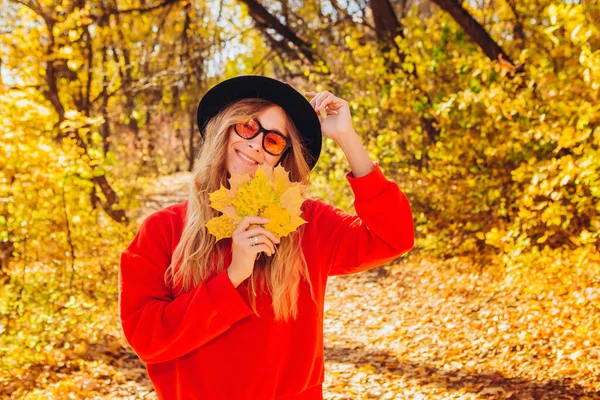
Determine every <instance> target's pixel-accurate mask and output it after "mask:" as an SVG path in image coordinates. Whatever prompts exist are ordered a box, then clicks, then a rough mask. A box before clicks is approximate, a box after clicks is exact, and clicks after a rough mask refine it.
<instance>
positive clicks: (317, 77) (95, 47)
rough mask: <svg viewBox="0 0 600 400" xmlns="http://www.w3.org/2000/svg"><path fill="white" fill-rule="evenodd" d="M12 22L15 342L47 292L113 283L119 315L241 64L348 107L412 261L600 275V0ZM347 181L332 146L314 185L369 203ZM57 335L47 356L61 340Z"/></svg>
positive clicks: (6, 0)
mask: <svg viewBox="0 0 600 400" xmlns="http://www.w3.org/2000/svg"><path fill="white" fill-rule="evenodd" d="M0 10H2V11H1V12H0V46H1V47H0V50H1V52H0V72H1V75H0V77H1V78H0V79H1V81H0V83H1V85H0V110H1V111H2V118H1V119H0V137H1V138H2V145H1V146H0V164H1V165H2V169H1V172H0V199H1V200H2V201H1V202H0V238H1V239H0V258H1V259H2V264H1V266H2V270H1V274H2V276H3V279H4V282H5V283H6V284H7V285H6V286H5V289H4V292H3V294H2V296H3V300H2V303H1V304H2V307H0V313H1V315H2V316H3V317H4V318H5V321H4V322H2V328H0V330H1V331H2V332H7V333H8V334H9V335H12V334H14V333H15V332H16V330H15V329H17V328H18V327H19V326H21V325H23V324H32V323H33V324H34V325H35V323H37V322H35V318H42V317H43V315H45V314H44V313H43V312H40V313H34V314H36V315H35V316H32V315H27V314H26V313H25V312H24V311H23V310H24V306H23V305H22V303H21V302H22V301H23V299H24V297H27V296H29V297H27V298H28V299H29V300H28V301H29V302H30V304H39V307H40V310H41V309H43V307H44V306H43V305H42V304H44V302H47V301H49V302H51V303H52V304H55V307H56V310H59V311H60V310H62V311H65V309H68V306H67V304H69V301H71V300H70V299H72V298H78V296H84V297H85V298H88V299H89V298H90V297H89V296H92V298H93V297H94V296H97V295H98V293H103V295H106V299H108V300H106V301H107V302H112V303H111V304H113V306H114V301H115V300H116V298H115V297H114V294H115V293H116V287H115V285H116V271H117V264H118V254H119V252H120V251H122V249H123V248H124V246H125V245H126V244H127V243H128V240H130V239H131V237H132V234H133V233H135V224H133V225H131V224H129V223H130V222H132V221H134V220H135V219H136V217H138V216H139V206H140V202H141V200H142V199H143V194H144V193H145V188H148V187H151V186H152V185H153V184H154V183H155V182H156V180H157V179H158V177H160V176H164V175H168V174H172V173H176V172H180V171H187V170H190V169H191V167H192V165H193V158H194V154H195V153H196V152H197V151H198V146H199V142H198V134H197V128H196V126H195V119H196V115H195V113H196V106H197V104H198V101H199V99H200V98H201V96H202V94H203V93H205V92H206V91H207V90H208V89H209V88H210V87H212V86H213V85H214V84H216V83H217V82H219V81H221V80H223V79H225V78H228V77H232V76H236V75H239V74H264V75H268V76H272V77H276V78H278V79H281V80H285V81H287V82H289V83H290V84H292V85H293V86H295V87H296V88H297V89H299V90H300V91H303V90H314V91H320V90H330V91H332V92H333V93H335V94H336V95H337V96H339V97H342V98H345V99H347V100H348V101H349V102H350V105H351V109H352V114H353V119H354V126H355V129H356V131H357V132H358V133H359V134H360V135H361V136H362V138H363V142H364V143H365V145H366V146H367V147H368V150H369V152H370V154H371V155H372V157H373V159H375V160H377V161H378V162H379V163H380V165H381V167H382V168H383V170H384V172H385V173H386V175H387V176H388V177H389V178H391V179H394V180H395V181H396V182H398V184H399V185H400V187H401V188H402V190H404V191H405V193H406V194H407V195H408V197H409V199H410V201H411V205H412V208H413V212H414V215H415V222H416V230H417V232H416V234H417V246H416V248H415V250H413V252H412V253H411V255H410V256H418V255H419V254H427V255H428V256H435V257H442V258H445V259H451V258H456V257H464V258H467V259H469V260H471V261H472V262H473V263H474V265H476V266H479V267H480V268H492V269H495V270H496V271H498V272H501V273H506V274H510V275H511V276H512V277H513V278H515V279H532V277H536V278H537V279H543V280H544V281H545V282H549V283H553V284H560V285H562V286H561V287H563V290H567V291H568V290H574V289H573V288H574V287H576V286H577V285H580V286H583V287H585V286H586V285H598V284H599V283H600V278H599V277H600V272H599V268H598V263H599V261H600V255H599V253H598V243H599V232H600V217H599V212H600V206H599V204H600V202H599V201H598V200H599V198H600V175H599V169H600V157H599V155H598V147H599V144H600V105H599V104H600V103H599V101H598V100H599V99H598V97H599V91H600V5H599V4H598V2H597V1H556V0H528V1H525V2H517V1H515V0H473V1H464V2H459V1H456V0H448V1H446V0H438V1H433V0H432V1H420V0H398V1H390V0H371V1H368V2H367V1H350V0H349V1H344V2H342V1H336V0H327V1H314V0H307V1H290V0H280V1H272V2H264V1H263V2H259V1H253V0H241V1H226V0H220V1H213V2H208V1H207V2H203V1H175V0H164V1H162V2H161V1H155V2H150V1H148V0H141V1H130V0H122V1H115V0H103V1H95V0H94V1H85V2H84V1H70V0H63V1H62V2H56V1H49V0H0ZM347 170H348V166H347V163H346V160H345V159H344V156H343V153H342V152H341V150H340V149H339V148H337V147H336V146H335V145H334V144H333V143H332V142H331V141H329V140H326V141H325V143H324V150H323V153H322V156H321V159H320V161H319V163H318V165H317V167H316V168H315V170H314V171H313V186H312V188H311V191H312V192H311V193H310V194H311V195H315V196H319V197H321V198H323V199H324V200H325V201H327V202H330V203H332V204H335V205H336V206H338V207H340V208H343V209H345V210H347V211H352V200H353V197H352V193H351V190H350V188H349V186H348V185H347V183H346V182H345V180H344V178H343V176H344V174H345V172H346V171H347ZM181 200H183V198H182V199H181ZM40 274H41V275H40ZM38 275H40V276H43V277H44V278H43V279H42V280H41V281H40V280H39V279H37V278H35V276H38ZM99 276H101V277H102V278H101V279H99V278H98V277H99ZM49 277H52V278H49ZM40 285H42V286H43V289H41V290H39V288H40ZM532 290H533V289H532ZM535 290H541V289H535ZM94 293H95V294H94ZM107 293H109V294H107ZM111 295H112V297H111ZM73 296H75V297H73ZM86 296H87V297H86ZM84 297H82V298H84ZM36 299H37V300H36ZM36 301H37V303H36ZM82 301H83V300H82ZM34 309H35V308H34ZM30 310H31V309H30ZM72 318H73V319H74V320H75V321H78V318H79V317H77V316H75V315H72ZM31 319H33V320H34V321H33V322H32V320H31ZM38 322H39V323H41V322H40V321H38ZM113 322H114V321H113ZM107 323H108V322H107ZM67 328H69V327H67V326H65V327H63V328H61V329H63V330H58V331H54V332H53V333H52V335H54V336H56V335H57V333H60V334H63V333H65V332H66V331H67V330H68V329H67ZM57 329H58V328H57ZM94 329H97V328H94ZM40 332H41V331H40ZM40 334H41V333H40ZM15 337H16V336H14V337H13V339H11V340H16V341H17V342H18V341H19V340H21V342H23V341H24V340H25V339H15ZM42 339H43V338H39V337H38V338H37V339H36V340H35V341H34V346H33V348H35V343H38V344H39V343H49V342H52V340H51V338H50V337H47V338H45V339H44V340H46V341H45V342H44V340H42ZM53 340H54V339H53ZM61 340H65V339H64V338H63V339H61ZM53 343H54V342H53ZM54 347H56V346H54ZM3 348H4V349H9V348H10V346H8V345H7V346H4V347H3Z"/></svg>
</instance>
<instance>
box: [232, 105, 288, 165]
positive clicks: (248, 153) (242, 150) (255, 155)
mask: <svg viewBox="0 0 600 400" xmlns="http://www.w3.org/2000/svg"><path fill="white" fill-rule="evenodd" d="M285 118H286V117H285V114H284V111H283V109H282V108H281V107H279V106H271V107H269V108H267V109H264V110H263V111H261V112H260V113H259V114H258V115H257V116H256V119H258V121H259V122H260V124H261V125H262V126H263V127H264V128H265V129H269V130H277V131H279V132H280V133H281V134H283V135H284V136H287V137H289V132H288V131H287V130H286V128H285V126H286V119H285ZM264 135H265V133H264V132H260V133H259V134H258V135H257V136H256V137H254V138H252V139H250V140H247V139H244V138H242V137H240V136H239V135H238V134H237V133H235V131H234V130H233V127H231V128H230V130H229V142H228V143H227V162H226V166H227V170H228V171H229V173H230V174H232V173H236V174H242V173H247V174H249V175H250V176H254V173H255V172H256V170H257V169H258V165H259V164H264V163H265V162H266V163H267V164H269V165H271V166H272V167H275V165H277V162H278V161H279V159H280V158H281V156H273V155H271V154H269V153H267V152H266V151H265V149H263V147H262V140H263V136H264ZM288 151H289V149H288ZM248 158H249V159H251V160H253V161H248V160H247V159H248Z"/></svg>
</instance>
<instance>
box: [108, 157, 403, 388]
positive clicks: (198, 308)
mask: <svg viewBox="0 0 600 400" xmlns="http://www.w3.org/2000/svg"><path fill="white" fill-rule="evenodd" d="M374 166H375V169H374V170H373V171H372V172H370V173H369V174H367V175H365V176H362V177H359V178H354V176H353V174H352V172H348V173H347V174H346V179H347V180H348V181H349V183H350V186H351V188H352V190H353V192H354V196H355V201H354V207H355V209H356V213H357V215H355V214H348V213H346V212H344V211H342V210H340V209H338V208H336V207H333V206H331V205H329V204H326V203H323V202H322V201H320V200H318V199H307V200H305V201H304V203H303V204H302V210H303V215H302V217H303V218H304V219H305V220H306V221H308V223H307V224H305V229H306V231H305V234H304V238H303V241H302V248H303V250H304V253H305V257H306V261H307V263H308V267H309V273H310V276H311V279H312V285H313V289H314V291H315V296H316V299H317V304H315V302H314V301H313V300H312V298H311V296H310V292H309V290H310V289H309V286H308V284H307V283H306V282H304V281H302V283H301V285H300V297H299V303H298V319H297V320H295V321H294V320H291V321H289V322H280V321H275V319H274V314H273V311H272V309H271V308H270V305H271V297H270V296H269V295H266V294H261V293H258V292H257V293H258V297H257V307H258V311H259V313H260V317H257V316H256V315H254V314H253V313H252V311H251V309H250V307H249V306H248V304H249V303H248V291H247V286H246V284H245V283H246V282H248V281H247V280H246V281H245V282H244V283H242V284H241V285H239V286H238V287H237V288H235V287H234V285H233V284H232V283H231V281H230V280H229V277H228V275H227V271H226V270H224V271H223V272H221V273H218V274H215V275H214V276H213V277H211V278H210V279H206V280H205V281H203V282H201V283H200V284H199V285H198V286H196V287H195V288H193V289H192V290H190V291H189V292H187V293H181V294H179V295H177V296H174V295H173V293H174V292H173V288H170V287H168V286H167V285H165V283H164V279H163V275H164V272H165V270H166V268H167V267H168V265H169V262H170V259H171V254H172V253H173V250H174V249H175V247H176V245H177V243H178V241H179V239H180V237H181V233H182V230H183V226H184V220H185V215H186V214H185V213H186V206H187V201H184V202H182V203H179V204H175V205H172V206H169V207H167V208H165V209H162V210H159V211H157V212H155V213H153V214H151V215H150V216H149V217H148V218H146V220H145V221H144V222H143V223H142V225H141V227H140V229H139V231H138V233H137V235H136V237H135V239H134V240H133V242H132V243H131V244H130V245H129V246H128V247H127V249H126V250H125V251H124V252H123V253H122V254H121V262H120V268H119V311H120V318H121V324H122V328H123V332H124V334H125V337H126V338H127V341H128V343H129V344H130V345H131V347H132V348H133V350H134V351H135V352H136V353H137V355H138V356H139V357H140V359H141V360H142V361H143V362H145V363H146V369H147V371H148V375H149V377H150V379H151V381H152V384H153V385H154V389H155V390H156V393H157V395H158V397H159V398H160V399H167V400H175V399H185V400H192V399H209V400H214V399H235V400H244V399H252V400H262V399H295V400H299V399H303V400H305V399H310V400H316V399H322V398H323V394H322V388H321V385H322V383H323V378H324V363H323V305H324V298H325V290H326V284H327V277H328V276H331V275H345V274H352V273H356V272H360V271H364V270H367V269H370V268H374V267H377V266H379V265H382V264H385V263H387V262H389V261H392V260H394V259H396V258H397V257H399V256H400V255H402V254H404V253H406V252H407V251H408V250H410V249H411V248H412V247H413V243H414V231H413V220H412V212H411V209H410V205H409V202H408V200H407V198H406V196H405V195H404V193H402V191H401V190H400V189H399V188H398V185H397V184H396V183H395V182H394V181H392V180H388V179H387V178H385V176H384V175H383V174H382V172H381V169H380V168H379V164H378V163H377V162H374ZM223 240H229V245H231V239H230V238H229V239H223ZM227 253H228V258H227V257H226V259H225V261H226V264H225V265H229V262H230V261H231V251H229V252H227ZM227 253H226V254H227ZM175 293H176V291H175Z"/></svg>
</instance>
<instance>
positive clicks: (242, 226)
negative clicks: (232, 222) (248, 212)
mask: <svg viewBox="0 0 600 400" xmlns="http://www.w3.org/2000/svg"><path fill="white" fill-rule="evenodd" d="M267 222H269V219H268V218H263V217H258V216H247V217H244V218H242V220H241V221H240V223H239V224H238V226H237V228H235V230H234V231H233V234H239V233H241V232H244V231H246V229H248V227H249V226H250V225H251V224H266V223H267Z"/></svg>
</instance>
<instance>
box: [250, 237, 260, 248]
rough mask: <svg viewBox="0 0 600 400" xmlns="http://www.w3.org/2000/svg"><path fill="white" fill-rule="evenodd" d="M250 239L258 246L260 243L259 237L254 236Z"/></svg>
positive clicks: (253, 244)
mask: <svg viewBox="0 0 600 400" xmlns="http://www.w3.org/2000/svg"><path fill="white" fill-rule="evenodd" d="M250 241H251V242H252V246H256V245H257V244H258V237H256V236H252V237H251V238H250Z"/></svg>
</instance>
